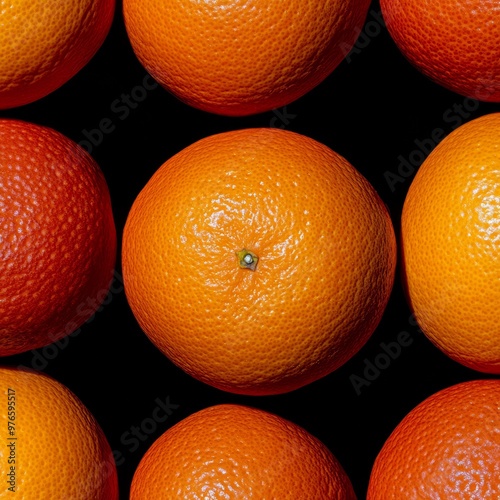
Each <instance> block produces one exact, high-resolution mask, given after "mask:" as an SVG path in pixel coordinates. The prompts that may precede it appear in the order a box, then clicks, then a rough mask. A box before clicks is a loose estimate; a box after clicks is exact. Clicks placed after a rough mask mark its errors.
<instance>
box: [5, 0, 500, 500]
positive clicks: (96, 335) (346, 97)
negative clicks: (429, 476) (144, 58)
mask: <svg viewBox="0 0 500 500" xmlns="http://www.w3.org/2000/svg"><path fill="white" fill-rule="evenodd" d="M379 12H380V8H379V5H378V2H373V3H372V5H371V7H370V10H369V14H368V17H367V20H366V23H365V26H364V27H363V30H362V31H361V34H360V38H359V40H358V42H357V44H356V45H355V48H354V50H353V51H352V52H351V53H350V54H349V56H348V57H347V58H346V59H345V60H344V61H343V62H342V64H341V65H340V66H339V67H338V68H337V69H336V70H335V71H334V72H333V73H332V75H331V76H330V77H329V78H327V79H326V80H325V81H324V82H323V83H322V84H321V85H319V86H318V87H317V88H316V89H314V90H313V91H311V92H309V93H308V94H307V95H306V96H304V97H303V98H301V99H299V100H298V101H295V102H293V103H290V104H289V105H288V106H287V107H286V109H280V110H278V111H277V112H268V113H263V114H259V115H255V116H251V117H243V118H230V117H222V116H217V115H213V114H209V113H205V112H202V111H198V110H196V109H193V108H190V107H188V106H187V105H185V104H183V103H181V102H180V101H178V100H176V99H175V98H174V97H172V96H171V95H170V94H169V93H167V92H166V91H165V90H163V89H162V88H160V87H157V88H154V89H151V86H152V80H151V79H148V78H147V73H146V71H145V70H144V69H143V68H142V67H141V65H140V64H139V62H138V61H137V59H136V58H135V56H134V54H133V52H132V49H131V47H130V44H129V42H128V39H127V36H126V32H125V29H124V25H123V19H122V11H121V3H118V5H117V9H116V15H115V21H114V24H113V26H112V29H111V32H110V34H109V36H108V38H107V39H106V41H105V43H104V45H103V46H102V48H101V49H100V50H99V52H98V53H97V54H96V56H95V57H94V58H93V59H92V61H91V62H90V63H89V64H88V65H87V66H86V67H85V68H84V69H83V70H82V71H81V72H80V73H79V74H78V75H76V76H75V77H74V78H73V79H72V80H71V81H69V82H68V83H66V84H65V85H64V86H63V87H61V88H60V89H58V90H57V91H55V92H53V93H52V94H51V95H49V96H47V97H45V98H43V99H41V100H39V101H37V102H35V103H33V104H30V105H26V106H23V107H19V108H16V109H12V110H4V111H0V117H12V118H19V119H24V120H28V121H32V122H34V123H38V124H41V125H46V126H50V127H53V128H55V129H56V130H59V131H60V132H62V133H64V134H65V135H67V136H68V137H70V138H71V139H73V140H74V141H76V142H80V143H82V142H81V141H88V142H87V143H82V144H83V145H84V146H85V147H86V148H87V149H88V150H90V152H91V154H92V155H93V157H94V158H95V159H96V161H97V162H98V163H99V165H100V167H101V168H102V170H103V171H104V174H105V176H106V178H107V181H108V185H109V188H110V191H111V196H112V202H113V209H114V214H115V222H116V226H117V234H118V240H119V244H120V242H121V235H122V230H123V226H124V223H125V220H126V217H127V214H128V211H129V209H130V207H131V205H132V203H133V201H134V199H135V197H136V196H137V194H138V193H139V191H140V190H141V189H142V187H143V186H144V185H145V183H146V182H147V181H148V179H149V178H150V177H151V175H152V174H153V172H154V171H155V170H156V169H157V168H158V167H159V166H160V165H161V164H162V163H163V162H164V161H165V160H167V159H168V158H169V157H170V156H172V155H173V154H174V153H176V152H178V151H180V150H181V149H183V148H184V147H186V146H188V145H189V144H191V143H192V142H194V141H196V140H198V139H201V138H203V137H205V136H207V135H211V134H214V133H218V132H223V131H228V130H233V129H240V128H247V127H269V126H279V127H283V128H286V129H288V130H292V131H295V132H299V133H302V134H305V135H308V136H310V137H312V138H314V139H316V140H318V141H320V142H323V143H324V144H326V145H328V146H329V147H331V148H332V149H333V150H335V151H337V152H338V153H340V154H341V155H343V156H344V157H346V158H347V159H348V160H349V161H350V162H351V163H352V164H353V165H354V166H355V167H356V168H358V169H359V170H360V171H361V172H362V173H363V175H365V177H366V178H367V179H368V180H369V181H370V182H371V183H372V184H373V186H374V187H375V188H376V190H377V191H378V193H379V194H380V196H381V197H382V199H383V200H384V202H385V203H386V204H387V205H388V207H389V209H390V211H391V215H392V218H393V222H394V226H395V228H396V231H398V229H399V218H400V214H401V209H402V204H403V201H404V198H405V195H406V192H407V190H408V187H409V185H410V183H411V180H412V178H413V176H414V173H415V171H416V167H417V166H418V164H419V163H420V162H421V161H422V159H423V158H424V156H425V154H426V153H427V152H428V151H430V148H431V147H432V144H431V141H432V140H433V139H432V138H433V137H434V138H437V137H438V136H440V135H441V137H442V136H444V135H447V134H448V133H450V132H451V131H452V130H453V129H454V128H456V127H457V126H459V125H460V124H462V123H465V122H466V121H469V120H471V119H473V118H476V117H478V116H481V115H484V114H487V113H490V112H493V111H499V110H500V109H499V106H498V105H497V104H488V103H484V102H483V103H480V102H477V101H472V100H470V99H466V98H464V97H463V96H460V95H458V94H455V93H452V92H448V91H447V90H445V89H443V88H441V87H440V86H438V85H437V84H435V83H433V82H431V81H430V80H428V79H427V78H426V77H425V76H423V75H421V74H420V73H419V72H417V70H416V69H414V68H413V67H411V66H410V65H409V63H408V62H407V61H406V60H405V59H404V58H403V56H402V55H401V54H400V53H399V51H398V50H397V48H396V46H395V45H394V43H393V42H392V41H391V39H390V38H389V35H388V33H387V31H386V29H385V27H384V26H383V25H382V23H381V17H380V14H379ZM145 78H146V80H145ZM145 84H146V85H145ZM145 86H147V87H149V88H150V89H149V90H146V89H145ZM126 96H129V97H126ZM127 102H128V103H131V104H126V103H127ZM118 106H119V107H118ZM104 119H108V121H107V122H106V121H105V122H104V123H105V124H106V123H107V125H105V127H104V128H105V130H104V132H102V131H101V133H98V132H96V129H99V127H100V124H102V123H103V122H102V120H104ZM106 127H107V128H106ZM111 129H112V130H111ZM89 137H91V138H92V140H93V142H94V144H92V143H91V142H90V140H89ZM433 142H434V143H435V142H436V140H435V139H434V141H433ZM426 148H428V149H427V151H424V152H422V151H423V150H425V149H426ZM405 161H406V166H403V167H402V168H401V167H400V164H401V163H405ZM398 167H399V172H398ZM119 250H120V246H119ZM120 274H121V271H120V258H119V254H118V261H117V279H116V280H115V282H114V284H113V290H114V293H111V294H110V295H109V296H108V299H107V300H106V302H107V303H106V304H105V305H104V306H103V307H102V308H101V310H100V311H99V312H98V313H97V314H96V315H95V317H94V318H93V319H92V321H90V322H88V323H86V324H85V325H84V326H83V327H82V329H81V333H79V334H78V335H77V336H74V337H72V338H67V339H66V341H61V342H60V343H59V345H57V344H55V345H52V346H50V347H49V348H45V349H40V350H38V351H33V352H28V353H25V354H22V355H18V356H12V357H8V358H4V360H3V362H4V364H9V365H19V364H22V365H25V366H28V367H32V368H36V369H42V370H43V371H44V372H46V373H47V374H50V375H52V376H54V377H55V378H57V379H58V380H59V381H61V382H63V383H64V384H66V385H67V386H68V387H69V388H70V389H71V390H72V391H73V392H75V393H76V394H77V395H78V396H79V397H80V399H81V400H82V401H83V402H84V403H85V404H86V406H87V407H88V408H89V409H90V410H91V412H92V413H93V414H94V415H95V417H96V418H97V420H98V421H99V423H100V425H101V426H102V428H103V430H104V432H105V433H106V435H107V437H108V440H109V442H110V445H111V447H112V449H113V450H115V451H116V452H117V453H116V456H117V462H118V474H119V481H120V490H121V498H124V499H125V498H128V491H129V486H130V482H131V479H132V476H133V473H134V470H135V468H136V466H137V464H138V463H139V461H140V459H141V457H142V456H143V454H144V453H145V451H146V450H147V449H148V447H149V446H150V445H151V444H152V443H153V441H154V440H155V438H157V437H158V436H159V435H160V434H161V433H162V432H164V431H165V430H166V429H167V428H169V427H170V426H172V425H173V424H175V423H176V422H178V421H180V420H181V419H183V418H184V417H186V416H188V415H190V414H191V413H193V412H195V411H197V410H200V409H202V408H204V407H207V406H211V405H214V404H219V403H227V402H232V403H240V404H248V405H251V406H254V407H258V408H262V409H265V410H268V411H271V412H274V413H276V414H278V415H280V416H282V417H285V418H287V419H289V420H291V421H293V422H295V423H297V424H299V425H301V426H303V427H304V428H305V429H307V430H308V431H309V432H311V433H312V434H314V435H315V436H317V437H318V438H320V439H321V440H322V441H323V442H324V443H325V444H326V445H327V446H328V447H329V448H330V450H331V451H332V452H333V453H334V454H335V455H336V456H337V458H338V459H339V460H340V462H341V463H342V465H343V466H344V468H345V470H346V471H347V473H348V474H349V476H350V478H351V480H352V482H353V484H354V487H355V490H356V493H357V494H358V497H359V498H360V499H362V498H364V497H365V494H366V488H367V485H368V480H369V475H370V470H371V467H372V464H373V461H374V459H375V457H376V455H377V453H378V451H379V450H380V448H381V446H382V445H383V443H384V441H385V440H386V438H387V437H388V436H389V434H390V432H391V431H392V429H393V428H394V427H395V426H396V425H397V424H398V422H399V421H400V420H401V419H402V418H403V417H404V416H405V415H406V414H407V413H408V412H409V411H410V410H411V409H412V408H413V407H414V406H415V405H417V404H418V403H419V402H421V401H422V400H423V399H425V398H426V397H427V396H429V395H431V394H432V393H434V392H436V391H437V390H439V389H442V388H445V387H447V386H450V385H452V384H455V383H458V382H461V381H465V380H470V379H476V378H486V377H487V375H484V374H481V373H478V372H474V371H472V370H469V369H467V368H464V367H462V366H460V365H458V364H457V363H455V362H453V361H451V360H449V359H447V358H446V357H445V356H444V355H443V354H441V353H440V352H439V351H438V350H437V349H436V348H435V347H433V346H432V345H431V344H430V342H429V341H428V340H427V339H426V338H425V337H424V336H423V335H422V333H420V332H419V330H418V327H417V326H416V325H415V323H414V322H413V321H412V319H411V315H410V311H409V309H408V307H407V305H406V303H405V300H404V297H403V293H402V288H401V285H400V282H399V277H398V278H397V279H396V283H395V286H394V290H393V293H392V296H391V300H390V303H389V305H388V308H387V310H386V313H385V315H384V317H383V320H382V322H381V323H380V325H379V327H378V328H377V330H376V331H375V332H374V334H373V336H372V338H371V339H370V340H369V342H368V343H367V344H366V346H365V347H364V348H363V349H362V350H361V351H360V352H359V353H358V354H357V355H356V356H355V357H354V358H353V359H351V360H350V361H349V362H348V363H347V364H345V365H344V366H343V367H342V368H340V369H339V370H337V371H336V372H335V373H332V374H331V375H329V376H328V377H325V378H324V379H322V380H320V381H318V382H316V383H313V384H311V385H309V386H307V387H304V388H302V389H299V390H297V391H294V392H292V393H289V394H284V395H280V396H272V397H244V396H238V395H232V394H229V393H224V392H221V391H219V390H216V389H213V388H211V387H208V386H206V385H204V384H202V383H200V382H197V381H196V380H194V379H192V378H190V377H189V376H187V375H186V374H184V373H183V372H182V371H181V370H179V369H178V368H176V367H175V366H173V365H172V363H170V362H169V361H168V360H167V359H166V358H165V357H164V356H163V355H162V354H161V353H160V352H159V351H157V350H156V349H155V348H154V347H153V345H152V344H151V343H150V342H149V340H148V339H147V337H146V336H145V335H144V334H143V333H142V332H141V330H140V328H139V327H138V325H137V323H136V321H135V319H134V317H133V315H132V313H131V311H130V309H129V307H128V305H127V302H126V299H125V295H124V293H123V289H122V285H121V283H120V281H119V276H120ZM401 332H407V338H408V339H409V342H410V345H407V346H405V347H402V348H401V352H400V354H399V356H397V357H396V358H395V359H391V361H390V364H389V366H386V367H384V368H383V369H381V370H379V373H378V374H376V373H373V372H372V373H371V374H368V375H371V380H367V383H366V384H365V385H362V386H361V387H358V390H357V391H356V389H355V387H354V385H353V376H358V377H361V378H365V374H364V370H365V368H366V360H368V361H370V362H371V363H375V362H376V361H378V362H379V363H380V362H383V361H384V360H382V358H381V357H380V356H379V355H380V354H381V353H383V352H384V351H383V348H382V346H381V343H386V344H388V343H390V342H395V341H396V340H397V338H398V335H400V333H401ZM386 360H387V358H386V359H385V361H386ZM358 382H359V379H358ZM167 397H168V398H169V401H170V403H171V404H173V405H178V408H176V409H175V410H173V411H172V414H171V415H170V416H169V417H168V419H167V420H165V421H163V422H158V423H156V422H155V421H154V420H153V419H152V417H153V415H159V416H161V415H163V413H161V412H160V413H155V412H154V410H155V408H156V407H157V406H158V402H157V398H159V399H160V400H161V401H165V400H166V399H167ZM133 427H136V428H138V429H140V431H139V432H140V436H138V437H134V436H133V435H132V433H133ZM56 435H57V429H54V437H55V438H56Z"/></svg>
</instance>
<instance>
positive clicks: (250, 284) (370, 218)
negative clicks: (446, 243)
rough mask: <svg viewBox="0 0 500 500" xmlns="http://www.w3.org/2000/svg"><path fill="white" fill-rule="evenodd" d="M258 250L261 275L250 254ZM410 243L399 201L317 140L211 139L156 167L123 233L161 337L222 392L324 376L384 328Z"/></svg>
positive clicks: (135, 306) (133, 278)
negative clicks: (399, 250) (403, 235)
mask: <svg viewBox="0 0 500 500" xmlns="http://www.w3.org/2000/svg"><path fill="white" fill-rule="evenodd" d="M243 249H246V250H248V251H250V252H253V254H254V255H256V256H257V257H258V258H259V260H258V264H257V267H256V269H255V271H251V270H250V269H245V268H241V267H240V265H239V260H238V257H237V255H236V253H237V252H239V251H240V250H243ZM395 254H396V244H395V237H394V231H393V227H392V223H391V220H390V217H389V214H388V212H387V210H386V207H385V205H384V204H383V202H382V201H381V199H380V198H379V196H378V195H377V194H376V192H375V191H374V189H373V188H372V186H371V185H370V184H369V183H368V181H367V180H366V179H365V178H364V177H363V176H362V175H361V174H360V173H359V172H358V171H357V170H356V169H355V168H354V167H353V166H352V165H350V164H349V163H348V162H347V161H346V160H345V159H344V158H342V157H341V156H340V155H338V154H336V153H335V152H333V151H332V150H331V149H329V148H328V147H326V146H324V145H322V144H320V143H318V142H317V141H315V140H313V139H310V138H307V137H305V136H302V135H299V134H296V133H293V132H288V131H284V130H280V129H264V128H262V129H245V130H239V131H232V132H226V133H222V134H218V135H214V136H211V137H207V138H205V139H202V140H200V141H198V142H196V143H194V144H192V145H191V146H189V147H187V148H186V149H184V150H183V151H181V152H179V153H178V154H176V155H175V156H173V157H172V158H171V159H169V160H168V161H167V162H166V163H164V164H163V165H162V166H161V168H160V169H159V170H158V171H157V172H156V173H155V174H154V175H153V177H152V178H151V179H150V181H149V182H148V183H147V185H146V186H145V187H144V189H143V190H142V191H141V192H140V194H139V195H138V197H137V198H136V200H135V202H134V204H133V206H132V208H131V210H130V213H129V216H128V219H127V222H126V225H125V229H124V235H123V249H122V263H123V277H124V284H125V292H126V295H127V298H128V300H129V303H130V306H131V308H132V310H133V312H134V314H135V317H136V318H137V320H138V322H139V324H140V326H141V327H142V329H143V330H144V331H145V333H146V334H147V335H148V336H149V338H150V339H151V340H152V341H153V343H154V344H155V345H156V346H157V347H158V348H159V349H160V350H161V351H162V352H163V353H164V354H166V355H167V356H168V357H169V358H170V359H171V360H172V361H173V362H174V363H176V364H177V365H178V366H180V367H181V368H183V369H184V370H185V371H187V372H188V373H189V374H191V375H192V376H194V377H195V378H198V379H200V380H202V381H203V382H206V383H208V384H211V385H213V386H215V387H218V388H220V389H224V390H228V391H233V392H239V393H245V394H271V393H280V392H286V391H290V390H292V389H296V388H298V387H300V386H302V385H305V384H307V383H309V382H312V381H313V380H316V379H318V378H320V377H322V376H324V375H326V374H328V373H330V372H331V371H333V370H334V369H336V368H337V367H339V366H340V365H342V364H343V363H345V362H346V361H347V360H348V359H349V358H350V357H351V356H353V355H354V354H355V353H356V352H357V351H358V350H359V349H360V348H361V346H362V345H363V344H364V343H365V342H366V341H367V340H368V338H369V337H370V335H371V334H372V332H373V330H374V329H375V327H376V326H377V324H378V322H379V320H380V318H381V316H382V313H383V311H384V308H385V306H386V303H387V301H388V298H389V294H390V292H391V287H392V284H393V276H394V268H395V260H396V256H395Z"/></svg>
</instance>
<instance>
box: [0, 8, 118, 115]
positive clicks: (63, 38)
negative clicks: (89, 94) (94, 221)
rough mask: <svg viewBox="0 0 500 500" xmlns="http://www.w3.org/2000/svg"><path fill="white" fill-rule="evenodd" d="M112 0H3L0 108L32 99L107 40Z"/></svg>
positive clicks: (52, 86)
mask: <svg viewBox="0 0 500 500" xmlns="http://www.w3.org/2000/svg"><path fill="white" fill-rule="evenodd" d="M114 9H115V1H114V0H55V1H51V2H47V1H45V0H4V1H2V2H1V4H0V109H6V108H13V107H16V106H22V105H24V104H28V103H31V102H34V101H36V100H38V99H41V98H42V97H45V96H46V95H47V94H50V93H51V92H53V91H54V90H56V89H58V88H59V87H60V86H61V85H63V84H64V83H66V82H67V81H68V80H69V79H70V78H72V77H73V76H74V75H75V74H76V73H78V72H79V71H80V70H81V69H82V68H83V67H84V66H85V65H86V64H87V63H88V62H89V61H90V59H91V58H92V57H93V56H94V54H95V53H96V52H97V50H98V49H99V48H100V47H101V45H102V43H103V42H104V40H105V38H106V36H107V34H108V32H109V29H110V27H111V22H112V20H113V13H114Z"/></svg>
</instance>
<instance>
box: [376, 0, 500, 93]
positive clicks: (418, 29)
mask: <svg viewBox="0 0 500 500" xmlns="http://www.w3.org/2000/svg"><path fill="white" fill-rule="evenodd" d="M380 7H381V9H382V14H383V17H384V20H385V23H386V25H387V29H388V31H389V33H390V34H391V36H392V38H393V39H394V41H395V43H396V45H397V46H398V47H399V49H400V50H401V52H402V53H403V55H404V56H405V57H406V58H407V59H408V60H409V61H410V62H411V63H412V64H413V65H414V66H415V67H416V68H418V69H419V70H420V71H421V72H422V73H424V74H425V75H427V76H428V77H429V78H431V79H432V80H434V81H435V82H437V83H439V84H440V85H442V86H444V87H445V88H447V89H449V90H452V91H454V92H457V93H459V94H462V95H464V96H467V97H470V98H473V99H478V100H481V101H491V102H500V16H499V11H500V0H380Z"/></svg>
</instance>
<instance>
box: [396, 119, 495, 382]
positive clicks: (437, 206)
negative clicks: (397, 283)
mask: <svg viewBox="0 0 500 500" xmlns="http://www.w3.org/2000/svg"><path fill="white" fill-rule="evenodd" d="M499 221H500V113H493V114H489V115H485V116H482V117H480V118H477V119H475V120H472V121H470V122H468V123H466V124H464V125H462V126H461V127H459V128H458V129H456V130H454V131H453V132H452V133H451V134H450V135H448V136H447V137H446V138H445V139H444V140H443V141H442V142H441V143H440V144H439V145H438V146H437V147H436V148H435V149H434V150H433V151H432V152H431V154H430V155H429V156H428V157H427V159H426V160H425V161H424V163H423V164H422V165H421V166H420V169H419V170H418V172H417V174H416V176H415V178H414V180H413V182H412V184H411V186H410V189H409V190H408V194H407V197H406V200H405V202H404V206H403V213H402V221H401V246H402V256H403V275H404V280H405V282H406V289H407V295H408V300H409V304H410V306H411V308H412V310H413V312H414V314H415V317H416V320H417V322H418V323H419V325H420V327H421V328H422V330H423V332H424V333H425V334H426V335H427V337H428V338H429V339H430V340H431V341H432V342H433V343H434V344H435V345H436V346H437V347H439V348H440V349H441V350H442V351H443V352H444V353H446V354H447V355H448V356H449V357H451V358H452V359H454V360H455V361H458V362H459V363H462V364H463V365H465V366H467V367H469V368H472V369H474V370H479V371H482V372H488V373H500V325H499V322H498V319H499V306H500V223H499Z"/></svg>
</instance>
